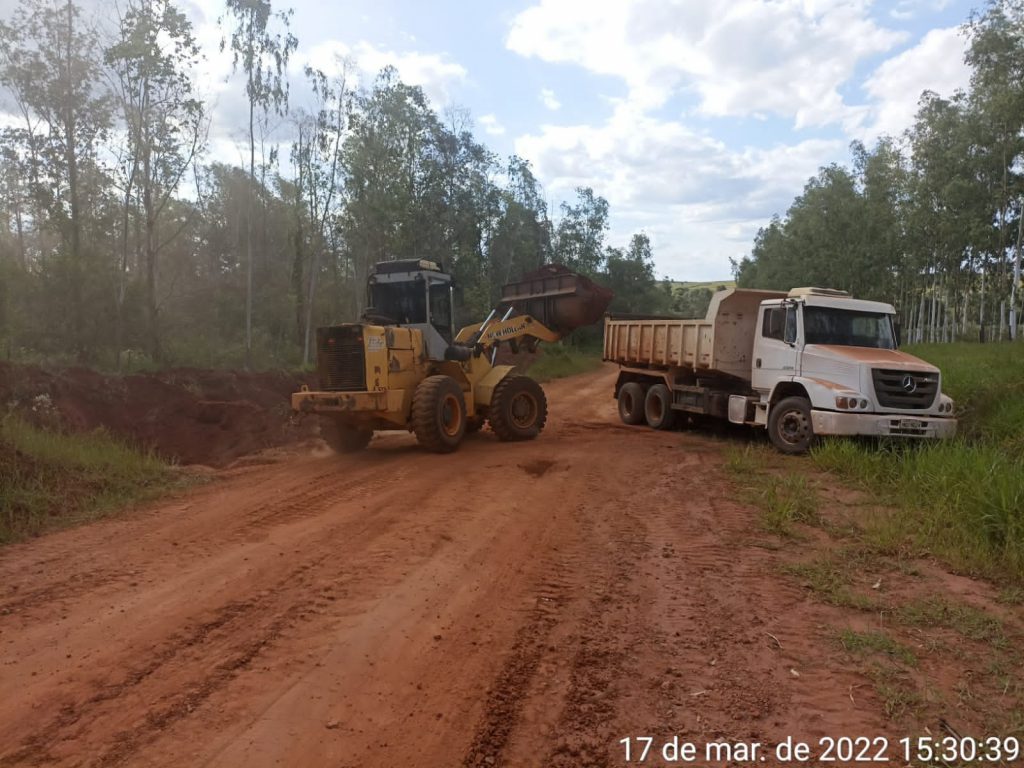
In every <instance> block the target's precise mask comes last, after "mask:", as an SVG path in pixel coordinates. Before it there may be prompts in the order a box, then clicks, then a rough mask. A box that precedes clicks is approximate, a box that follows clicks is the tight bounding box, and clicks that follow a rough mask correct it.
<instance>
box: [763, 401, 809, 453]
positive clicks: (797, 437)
mask: <svg viewBox="0 0 1024 768" xmlns="http://www.w3.org/2000/svg"><path fill="white" fill-rule="evenodd" d="M768 438H769V439H770V440H771V441H772V445H774V446H775V447H776V448H777V449H778V450H780V451H781V452H782V453H787V454H790V455H796V454H799V453H807V451H808V450H810V448H811V443H812V442H813V441H814V427H813V426H812V424H811V403H810V401H809V400H808V399H807V398H806V397H787V398H785V399H784V400H780V401H779V402H777V403H776V404H775V405H774V406H772V409H771V412H770V413H769V414H768Z"/></svg>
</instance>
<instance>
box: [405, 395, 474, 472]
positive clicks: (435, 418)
mask: <svg viewBox="0 0 1024 768" xmlns="http://www.w3.org/2000/svg"><path fill="white" fill-rule="evenodd" d="M411 421H412V431H413V434H415V435H416V440H417V441H418V442H419V444H420V445H422V446H423V447H424V448H426V449H427V450H428V451H433V452H434V453H451V452H452V451H454V450H455V449H456V448H458V447H459V443H461V442H462V438H463V437H464V436H465V434H466V422H467V418H466V398H465V396H464V395H463V394H462V387H460V386H459V383H458V382H457V381H455V379H453V378H452V377H451V376H428V377H427V378H425V379H424V380H423V381H421V382H420V383H419V385H418V386H417V387H416V391H415V392H413V393H412V414H411Z"/></svg>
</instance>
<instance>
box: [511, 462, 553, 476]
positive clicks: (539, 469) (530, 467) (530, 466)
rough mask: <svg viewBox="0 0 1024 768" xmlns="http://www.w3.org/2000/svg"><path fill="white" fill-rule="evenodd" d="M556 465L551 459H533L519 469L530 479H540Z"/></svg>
mask: <svg viewBox="0 0 1024 768" xmlns="http://www.w3.org/2000/svg"><path fill="white" fill-rule="evenodd" d="M556 463H557V462H554V461H552V460H551V459H533V460H532V461H528V462H526V463H524V464H520V465H519V468H520V469H521V470H523V471H524V472H525V473H526V474H528V475H530V476H531V477H542V476H543V475H544V474H545V473H546V472H547V471H548V470H549V469H551V468H552V467H553V466H555V464H556Z"/></svg>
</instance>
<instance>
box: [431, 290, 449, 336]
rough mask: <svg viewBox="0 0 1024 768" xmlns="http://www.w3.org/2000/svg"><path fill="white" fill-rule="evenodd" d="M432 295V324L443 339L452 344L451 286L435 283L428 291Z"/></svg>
mask: <svg viewBox="0 0 1024 768" xmlns="http://www.w3.org/2000/svg"><path fill="white" fill-rule="evenodd" d="M428 292H429V294H430V324H431V325H432V326H434V327H435V328H436V329H437V332H438V333H440V334H441V337H442V338H443V339H444V340H445V341H447V342H448V343H449V344H451V343H452V291H451V284H450V283H447V282H444V283H440V282H439V283H434V282H432V283H431V284H430V288H429V289H428Z"/></svg>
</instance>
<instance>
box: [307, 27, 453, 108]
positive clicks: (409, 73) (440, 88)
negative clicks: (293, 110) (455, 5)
mask: <svg viewBox="0 0 1024 768" xmlns="http://www.w3.org/2000/svg"><path fill="white" fill-rule="evenodd" d="M345 59H350V60H352V61H354V62H355V64H356V66H357V67H358V69H359V70H360V71H361V72H362V79H364V80H372V79H373V77H374V76H376V74H377V73H378V72H380V70H382V69H383V68H384V67H386V66H389V65H390V66H393V67H394V68H395V69H396V70H398V75H399V77H400V78H401V79H402V81H403V82H405V83H408V84H409V85H418V86H420V87H421V88H423V91H424V92H425V93H426V94H427V96H428V97H430V99H431V101H434V102H436V103H438V104H446V103H448V102H450V101H451V98H452V91H453V89H454V88H455V86H457V85H458V84H460V83H463V82H465V80H466V77H467V72H466V68H465V67H463V66H462V65H461V64H459V63H458V62H456V61H452V59H451V58H450V57H449V56H448V55H447V54H443V53H422V52H419V51H393V50H387V49H384V48H380V47H378V46H376V45H374V44H373V43H370V42H367V41H366V40H360V41H359V42H358V43H356V44H355V45H349V44H347V43H344V42H342V41H340V40H328V41H325V42H322V43H318V44H317V45H314V46H312V47H311V48H310V49H309V50H308V51H307V52H305V53H304V54H303V55H301V56H299V57H298V58H297V59H296V61H295V66H294V67H293V70H294V71H301V67H302V66H304V65H306V64H309V65H310V66H312V67H315V68H317V69H321V70H323V71H324V72H328V73H332V72H337V71H338V70H339V68H340V62H341V61H343V60H345Z"/></svg>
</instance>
